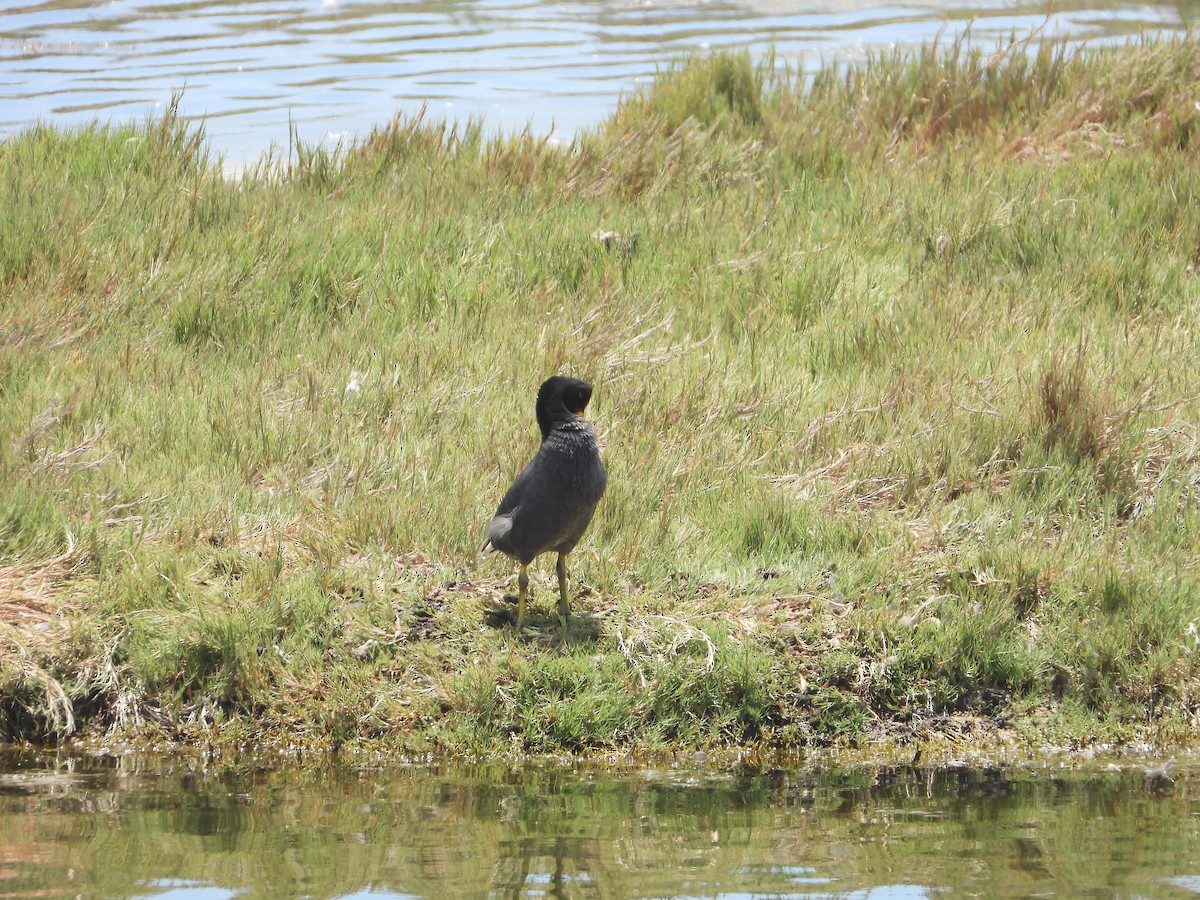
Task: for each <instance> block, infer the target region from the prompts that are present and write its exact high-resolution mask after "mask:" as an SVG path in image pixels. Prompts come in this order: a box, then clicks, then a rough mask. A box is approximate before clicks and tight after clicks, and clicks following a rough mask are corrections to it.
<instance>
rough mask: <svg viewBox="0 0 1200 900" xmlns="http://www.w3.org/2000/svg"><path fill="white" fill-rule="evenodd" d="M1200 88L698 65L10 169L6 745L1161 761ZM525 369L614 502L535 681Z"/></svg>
mask: <svg viewBox="0 0 1200 900" xmlns="http://www.w3.org/2000/svg"><path fill="white" fill-rule="evenodd" d="M1197 83H1200V49H1198V47H1197V45H1196V43H1194V42H1193V40H1192V39H1191V38H1188V39H1186V40H1182V41H1177V42H1164V43H1153V44H1141V45H1131V46H1129V47H1126V48H1123V49H1119V50H1111V51H1106V52H1103V53H1099V52H1090V53H1085V54H1073V53H1069V52H1067V51H1065V50H1064V48H1063V47H1061V46H1058V45H1053V44H1047V45H1044V46H1041V47H1029V46H1025V45H1020V44H1018V45H1015V46H1013V47H1007V48H1002V49H1000V50H999V51H997V52H995V53H983V54H973V53H969V52H967V51H965V50H963V49H961V48H942V49H940V50H939V49H930V50H928V51H922V52H920V53H914V54H906V55H901V56H884V57H877V58H874V59H872V60H870V61H868V62H867V63H866V64H864V65H862V66H860V67H856V68H853V69H844V68H837V69H835V68H832V67H830V68H826V69H824V70H822V71H821V72H819V73H817V74H816V75H815V76H809V77H807V78H804V77H799V76H793V75H788V74H780V73H777V72H772V71H768V70H766V69H758V68H755V67H754V66H753V65H752V64H751V63H750V62H749V60H748V59H747V58H745V57H741V56H715V57H712V58H706V59H698V60H695V61H692V62H688V63H686V64H681V65H680V66H679V67H678V68H677V69H675V70H673V71H672V72H669V73H666V74H665V75H664V76H663V77H661V78H660V79H659V80H658V82H657V84H656V85H655V87H654V89H653V91H652V92H650V93H649V94H647V95H646V96H644V97H639V98H632V99H629V100H628V101H627V102H625V103H624V104H623V105H622V106H621V108H620V109H619V111H618V112H617V113H616V114H615V116H614V117H613V118H612V119H611V120H610V121H608V122H606V123H604V124H603V125H602V126H600V127H598V128H597V129H596V130H594V131H592V132H590V133H588V134H586V135H584V136H583V137H581V138H580V139H579V140H578V142H577V143H576V145H575V146H573V147H571V148H569V149H564V148H559V147H554V146H549V145H547V144H546V143H545V142H543V141H540V140H538V139H536V138H534V137H529V136H513V137H509V138H505V139H502V140H491V139H488V138H486V137H485V136H484V135H483V134H481V133H480V131H479V130H478V129H477V128H475V127H473V126H462V125H460V126H456V127H448V126H441V125H436V124H430V123H425V122H422V121H420V120H419V119H417V120H413V119H398V120H396V121H394V122H392V123H391V124H390V125H387V126H386V127H383V128H381V129H380V130H379V131H378V132H377V133H375V134H374V135H372V136H371V137H370V138H369V139H367V140H365V141H364V142H363V143H362V144H361V146H358V147H356V148H355V149H354V150H353V151H351V152H348V153H346V154H345V155H343V156H341V157H338V158H331V157H329V156H328V155H326V154H324V153H322V152H320V151H317V150H306V149H303V148H301V150H300V151H299V152H298V153H296V154H294V155H293V156H292V158H290V159H288V160H277V161H276V162H274V163H270V164H266V165H264V166H263V167H262V168H261V169H260V170H259V171H257V172H255V173H253V174H251V175H248V176H247V177H245V178H242V179H240V180H237V181H229V180H226V179H224V178H223V177H222V176H221V172H220V166H219V161H218V160H216V159H214V158H212V157H211V156H210V155H208V154H207V153H206V152H205V150H204V144H203V136H202V133H201V132H199V131H198V130H196V129H195V128H194V127H191V126H188V125H186V124H185V123H183V122H181V121H180V120H179V119H178V118H177V117H176V116H174V115H173V114H169V115H168V116H167V117H165V118H164V119H162V120H161V121H154V122H150V123H148V124H147V125H146V126H144V127H134V128H129V129H117V128H113V129H102V128H93V129H86V130H83V131H78V132H72V133H70V134H64V133H61V132H58V131H55V130H53V129H49V128H36V129H32V130H30V131H28V132H26V133H24V134H22V135H20V136H18V137H16V138H14V139H12V140H9V141H7V142H6V143H4V144H3V145H0V209H2V210H3V211H4V212H3V214H2V215H0V560H2V563H0V566H2V567H0V736H3V737H7V738H8V739H31V740H37V741H45V740H56V739H61V738H63V737H66V736H68V735H76V736H79V735H85V736H100V735H105V734H110V735H114V736H116V737H119V738H121V739H132V740H138V741H162V740H173V741H185V742H190V743H208V744H212V745H224V744H229V743H231V742H244V741H261V740H266V741H272V740H280V741H285V742H290V743H297V744H315V745H328V744H332V745H354V746H368V745H370V746H381V747H385V748H389V749H396V750H403V751H438V750H450V751H469V752H482V753H489V754H490V753H508V752H517V753H524V752H559V751H564V750H565V751H570V752H582V751H589V750H606V749H612V748H618V749H624V748H636V749H640V750H663V749H680V748H694V747H718V746H730V745H744V744H757V745H761V746H764V747H783V748H792V747H805V746H811V745H814V744H827V743H830V742H836V741H858V742H859V743H862V742H863V741H867V740H871V739H874V738H876V737H878V736H880V735H885V734H886V735H892V736H895V737H899V738H901V739H908V738H918V739H920V738H924V737H929V736H938V737H940V738H949V739H951V740H956V739H959V738H967V737H969V738H970V739H971V740H976V739H978V737H979V735H980V734H982V733H986V734H988V735H991V736H993V737H996V736H1000V737H1011V738H1012V739H1014V740H1017V741H1024V742H1026V743H1037V742H1042V741H1050V742H1059V743H1061V742H1066V741H1071V740H1081V741H1086V740H1096V739H1105V740H1107V739H1113V738H1122V737H1134V736H1136V737H1139V738H1149V739H1153V740H1163V741H1171V740H1185V739H1187V738H1188V736H1190V735H1191V734H1192V733H1193V732H1194V728H1195V723H1196V716H1197V712H1198V710H1200V665H1198V662H1197V652H1198V647H1200V635H1198V634H1197V630H1196V622H1197V620H1198V618H1200V577H1198V574H1197V551H1198V541H1200V527H1198V526H1200V444H1198V441H1200V437H1198V435H1197V420H1198V414H1200V399H1198V395H1200V340H1198V336H1200V331H1198V326H1197V322H1198V321H1200V318H1198V314H1200V287H1198V283H1197V280H1196V278H1195V275H1194V267H1195V265H1196V263H1197V258H1198V256H1200V202H1198V194H1200V165H1197V162H1198V160H1197V157H1198V150H1200V128H1198V126H1200V109H1198V105H1197V96H1196V93H1195V88H1194V86H1195V85H1196V84H1197ZM604 232H611V233H612V234H609V235H608V236H607V237H605V236H604V234H603V233H604ZM556 371H562V372H568V373H570V374H574V375H577V376H579V377H583V378H587V379H589V380H591V381H593V382H594V383H595V385H596V393H595V397H594V400H593V404H592V407H591V409H590V415H591V417H592V418H593V420H594V421H595V423H596V426H597V430H598V431H599V433H600V434H601V435H602V436H603V440H604V442H605V444H606V450H605V455H606V460H607V463H608V467H609V473H610V487H609V493H608V496H607V497H606V499H605V500H604V502H603V503H602V504H601V507H600V510H599V512H598V514H597V518H596V520H595V522H594V523H593V526H592V529H591V531H590V532H589V534H588V536H587V538H586V539H585V541H584V543H583V545H582V546H581V547H580V548H579V551H578V552H577V553H576V554H575V556H574V558H573V559H574V569H575V572H576V573H577V574H579V575H580V576H581V578H582V582H583V584H584V585H585V586H584V588H583V589H581V591H580V593H579V594H578V595H577V596H576V598H575V600H574V608H575V609H576V610H577V611H578V613H579V616H578V621H577V623H576V627H575V630H574V632H573V634H572V636H571V638H570V639H569V640H568V641H567V642H566V643H560V642H559V640H558V638H557V632H556V627H555V626H554V625H553V623H552V622H551V621H550V620H548V619H546V620H542V619H539V618H537V617H535V619H534V626H535V628H534V629H533V631H532V632H531V633H530V634H529V635H526V636H524V637H520V636H518V635H516V634H514V633H513V631H512V629H511V628H505V627H492V626H490V625H489V624H488V623H487V618H488V617H487V610H488V608H489V606H490V605H492V604H494V603H496V602H498V598H499V596H500V594H501V593H502V592H503V591H504V590H505V589H506V588H507V587H509V586H510V582H511V579H512V574H513V573H512V567H511V566H510V565H509V564H508V561H507V560H504V559H502V558H501V559H497V558H494V557H487V558H481V557H480V556H479V555H478V554H477V550H478V547H479V546H480V545H481V544H482V539H481V536H480V535H481V528H482V525H483V523H484V522H485V521H486V520H487V519H488V517H489V516H490V514H491V513H492V511H493V509H494V507H495V503H496V501H497V500H498V498H499V497H500V495H501V493H502V492H503V489H504V487H505V486H506V485H507V483H508V481H509V480H510V479H511V477H512V476H513V474H514V473H515V472H516V471H517V470H518V469H519V467H520V466H521V464H522V463H523V462H524V460H525V459H526V458H527V457H528V456H529V455H530V454H531V453H532V451H533V449H534V447H535V445H536V439H537V432H536V428H535V427H534V425H533V421H532V414H533V409H532V403H533V394H534V392H535V390H536V387H537V385H538V383H539V382H540V381H541V379H542V378H543V377H544V376H545V375H547V374H549V373H552V372H556ZM552 566H553V564H552V561H547V560H543V561H541V563H539V565H538V567H537V568H538V571H539V573H540V574H541V576H542V577H543V578H544V579H545V580H543V581H541V582H536V581H535V610H540V611H543V612H545V611H549V610H550V609H552V606H553V597H554V591H555V586H554V580H553V569H552Z"/></svg>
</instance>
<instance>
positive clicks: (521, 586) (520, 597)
mask: <svg viewBox="0 0 1200 900" xmlns="http://www.w3.org/2000/svg"><path fill="white" fill-rule="evenodd" d="M528 569H529V566H527V565H522V566H521V574H519V575H518V576H517V628H520V627H521V626H522V625H524V624H525V596H526V595H527V594H528V593H529V572H528V571H527V570H528Z"/></svg>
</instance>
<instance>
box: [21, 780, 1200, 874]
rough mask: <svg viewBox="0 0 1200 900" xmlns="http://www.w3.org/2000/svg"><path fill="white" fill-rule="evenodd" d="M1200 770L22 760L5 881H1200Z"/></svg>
mask: <svg viewBox="0 0 1200 900" xmlns="http://www.w3.org/2000/svg"><path fill="white" fill-rule="evenodd" d="M1198 812H1200V806H1198V804H1197V800H1196V792H1195V782H1194V780H1193V779H1192V777H1191V776H1188V775H1186V774H1185V775H1181V776H1179V777H1176V778H1174V779H1170V778H1158V779H1150V778H1148V777H1147V776H1146V774H1145V772H1144V771H1143V770H1140V769H1137V770H1128V769H1127V770H1125V771H1123V772H1108V773H1103V774H1094V775H1089V776H1081V775H1078V774H1069V775H1065V776H1064V775H1062V774H1061V773H1057V772H1051V771H1046V770H1039V771H1036V772H1022V773H1012V772H1003V771H1000V770H993V771H987V770H984V771H958V770H940V771H932V770H920V769H910V768H900V769H874V770H860V771H837V772H828V773H817V772H813V771H809V770H802V769H778V770H774V771H768V772H764V773H757V774H740V775H739V774H724V775H715V774H713V773H711V772H703V771H700V770H692V769H689V768H687V767H682V768H667V769H658V770H639V769H622V770H609V771H566V770H563V769H558V768H520V769H510V768H490V767H483V768H439V767H432V768H395V767H382V768H373V767H361V768H353V767H335V768H326V769H320V770H303V771H281V770H275V771H250V772H246V773H237V774H231V773H228V772H225V773H219V774H217V773H207V772H205V771H203V770H198V769H195V768H193V767H191V766H190V765H188V764H184V763H167V762H163V761H161V760H153V759H150V760H148V759H146V758H134V757H124V758H117V759H115V760H114V759H106V760H102V761H100V762H91V763H86V764H85V763H82V762H79V761H72V762H62V761H59V762H58V763H57V764H46V763H45V762H32V761H28V760H27V761H25V762H24V763H23V764H21V763H20V762H19V761H14V760H11V759H10V760H8V766H7V768H5V769H4V770H3V771H2V772H0V894H3V895H4V896H34V895H38V896H46V895H51V896H54V895H77V894H83V895H86V896H110V897H111V896H150V895H155V896H162V895H165V896H204V897H207V898H212V897H217V896H231V895H233V894H234V893H236V894H238V895H239V896H301V895H303V896H310V897H343V896H348V895H353V894H363V895H366V894H370V895H372V896H396V895H414V896H421V897H456V898H457V897H483V896H500V897H505V896H571V897H590V896H595V897H636V896H643V897H645V896H654V897H684V896H686V897H700V896H718V895H720V896H750V895H751V894H753V895H755V896H758V895H763V894H769V895H772V896H786V897H808V896H830V895H833V896H856V897H859V896H868V895H869V896H872V897H875V896H883V897H922V896H930V895H932V894H935V893H940V892H942V891H945V890H950V891H952V892H955V893H958V892H963V891H971V892H984V893H988V894H1000V895H1028V894H1036V893H1041V892H1053V893H1056V894H1060V895H1065V896H1078V895H1080V894H1083V893H1085V892H1088V891H1096V890H1101V891H1112V892H1115V893H1117V894H1122V895H1135V894H1136V895H1142V896H1146V895H1162V894H1164V893H1172V892H1176V891H1178V892H1181V893H1182V892H1190V891H1192V890H1194V889H1195V887H1196V885H1198V884H1200V864H1198V863H1195V862H1194V860H1196V859H1197V858H1200V854H1198V853H1197V851H1200V826H1198V824H1197V823H1198V821H1200V820H1198V818H1197V813H1198Z"/></svg>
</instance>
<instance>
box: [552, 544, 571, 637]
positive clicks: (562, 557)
mask: <svg viewBox="0 0 1200 900" xmlns="http://www.w3.org/2000/svg"><path fill="white" fill-rule="evenodd" d="M555 568H556V570H557V571H558V615H559V617H560V618H561V619H562V623H563V630H564V631H565V630H566V628H567V620H568V619H570V617H571V604H570V601H568V600H567V554H565V553H560V554H558V565H557V566H556V567H555Z"/></svg>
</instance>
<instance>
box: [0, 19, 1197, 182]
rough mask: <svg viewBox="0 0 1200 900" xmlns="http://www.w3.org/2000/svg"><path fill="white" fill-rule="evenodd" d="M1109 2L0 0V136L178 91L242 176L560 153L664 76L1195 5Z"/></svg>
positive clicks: (1166, 23) (1067, 29) (113, 112)
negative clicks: (394, 160) (296, 142)
mask: <svg viewBox="0 0 1200 900" xmlns="http://www.w3.org/2000/svg"><path fill="white" fill-rule="evenodd" d="M1190 2H1194V0H1180V3H1181V4H1184V5H1177V4H1174V3H1162V2H1159V3H1126V2H1114V0H1064V2H1055V3H1053V4H1052V5H1048V4H1047V2H1046V0H1041V2H1028V0H966V2H963V0H924V2H922V3H920V4H913V3H907V4H899V3H888V2H887V0H707V2H705V0H699V2H697V0H686V2H685V0H563V2H551V0H473V2H468V0H399V2H398V0H392V2H388V0H216V2H207V0H206V2H201V0H6V2H4V3H2V4H0V137H3V136H4V135H6V134H12V133H14V132H15V131H17V130H19V129H21V128H23V127H26V126H28V125H29V124H31V123H33V122H35V121H37V120H43V121H50V122H54V123H58V124H63V125H71V124H78V123H82V122H88V121H91V120H93V119H100V120H102V121H116V122H126V121H131V120H142V119H144V118H145V117H146V116H147V115H148V114H151V113H154V112H157V111H161V110H162V109H163V107H164V105H165V104H167V103H169V101H170V98H171V94H172V91H174V90H179V89H182V90H183V91H184V95H183V103H182V107H181V108H182V110H183V112H184V113H185V115H188V116H191V117H199V116H203V117H205V119H206V123H207V132H208V134H209V137H210V139H211V145H212V147H213V149H214V150H215V151H217V152H219V153H221V154H222V155H223V156H225V157H226V159H227V160H230V161H237V160H252V159H255V158H257V156H258V155H259V154H260V153H261V152H262V151H263V150H264V149H267V148H269V147H271V146H273V145H274V146H276V147H280V148H286V147H287V146H288V142H289V134H290V129H291V127H292V126H293V125H294V126H295V130H296V132H297V133H298V134H299V135H300V137H301V138H302V139H303V140H305V141H306V142H309V143H313V142H324V143H327V144H336V143H338V142H339V141H349V140H353V139H355V138H358V137H363V136H365V135H366V134H368V133H369V131H370V129H371V128H372V127H373V126H376V125H381V124H384V123H386V122H387V121H388V120H389V119H390V118H391V117H392V115H393V114H395V113H396V112H398V111H405V112H408V113H413V112H415V111H417V110H419V109H420V108H421V107H422V106H423V105H425V104H428V110H429V114H430V115H431V116H436V117H439V118H449V119H454V120H465V119H467V118H468V117H479V118H482V119H484V121H485V122H486V123H487V124H488V125H489V126H494V127H495V128H496V129H503V130H513V129H517V128H521V127H524V126H526V125H529V126H531V127H532V128H533V130H534V131H535V132H536V133H538V134H548V135H551V136H552V137H554V138H556V139H569V138H570V137H571V135H573V134H574V133H575V132H576V131H577V130H578V129H580V128H581V127H583V126H586V125H589V124H592V123H595V122H598V121H600V120H601V119H602V118H603V117H604V115H605V114H606V113H608V112H610V111H611V110H612V109H614V108H615V106H616V103H617V100H618V98H619V97H620V95H621V94H622V93H625V92H629V91H633V90H637V89H638V87H639V85H642V84H644V83H645V82H646V80H647V79H649V78H651V77H652V76H653V74H654V72H655V71H656V68H657V67H659V66H661V65H664V64H666V63H668V62H670V61H671V60H674V59H677V58H679V57H680V56H681V55H683V54H685V53H687V52H689V51H695V50H702V49H705V48H710V47H748V48H750V49H751V50H752V51H753V52H754V53H755V54H762V53H764V52H766V50H767V48H769V47H770V46H774V47H775V48H776V50H777V53H778V58H779V59H780V60H782V61H786V62H787V63H788V64H789V65H791V66H793V67H794V68H812V67H815V66H816V65H818V64H819V63H820V61H821V60H822V59H826V60H828V59H837V58H841V57H847V58H849V59H856V58H860V57H861V56H862V54H863V53H864V51H865V50H867V49H869V48H873V47H880V46H886V45H889V44H892V43H896V42H900V43H906V44H919V43H923V42H928V41H930V40H933V39H934V38H935V37H936V36H937V35H938V34H939V32H943V33H944V35H945V38H946V39H949V38H952V37H954V36H956V35H958V34H960V33H961V32H962V31H963V29H964V28H966V27H967V25H968V24H969V23H971V22H973V23H974V24H973V26H972V34H973V35H974V37H975V39H977V40H981V41H984V42H986V43H987V45H988V46H991V45H993V44H994V43H995V40H996V38H998V37H1000V36H1007V35H1009V34H1011V33H1013V32H1016V33H1017V34H1019V35H1025V34H1028V33H1029V32H1030V31H1031V30H1032V29H1034V28H1039V27H1040V28H1043V30H1044V33H1046V34H1050V35H1064V36H1068V37H1069V38H1071V39H1072V40H1077V41H1080V42H1089V41H1090V42H1098V41H1112V40H1123V39H1125V38H1126V37H1127V36H1129V35H1132V34H1138V33H1164V32H1176V31H1179V30H1181V29H1182V28H1183V27H1184V24H1185V22H1187V21H1188V20H1189V18H1190V13H1189V7H1188V6H1187V5H1186V4H1187V3H1190Z"/></svg>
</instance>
